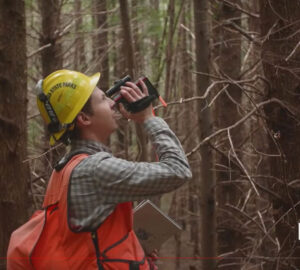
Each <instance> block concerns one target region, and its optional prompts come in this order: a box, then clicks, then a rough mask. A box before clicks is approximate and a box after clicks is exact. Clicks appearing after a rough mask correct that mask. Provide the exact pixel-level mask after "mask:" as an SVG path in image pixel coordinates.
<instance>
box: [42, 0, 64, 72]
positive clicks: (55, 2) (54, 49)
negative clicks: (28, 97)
mask: <svg viewBox="0 0 300 270" xmlns="http://www.w3.org/2000/svg"><path fill="white" fill-rule="evenodd" d="M60 5H61V1H60V0H51V1H39V7H40V12H41V16H42V34H41V37H40V45H41V46H45V45H47V44H50V45H51V46H50V47H48V48H46V49H44V50H43V51H42V53H41V55H42V73H43V74H42V75H43V77H44V78H45V77H46V76H47V75H49V74H50V73H51V72H53V71H55V70H57V69H60V68H62V65H63V57H62V49H61V44H60V43H59V40H58V38H59V32H60V31H59V29H60V10H61V6H60Z"/></svg>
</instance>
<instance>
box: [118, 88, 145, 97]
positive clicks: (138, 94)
mask: <svg viewBox="0 0 300 270" xmlns="http://www.w3.org/2000/svg"><path fill="white" fill-rule="evenodd" d="M121 89H123V90H125V91H127V92H128V93H129V94H130V95H131V96H132V97H133V98H134V99H135V101H136V100H139V99H141V98H142V96H141V93H137V92H136V91H135V90H134V89H132V88H131V87H127V86H122V87H121Z"/></svg>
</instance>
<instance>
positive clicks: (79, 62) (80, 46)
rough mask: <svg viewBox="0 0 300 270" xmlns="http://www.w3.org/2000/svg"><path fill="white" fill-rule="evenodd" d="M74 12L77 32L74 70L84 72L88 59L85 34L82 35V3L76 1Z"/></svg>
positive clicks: (78, 0)
mask: <svg viewBox="0 0 300 270" xmlns="http://www.w3.org/2000/svg"><path fill="white" fill-rule="evenodd" d="M74 10H75V14H76V15H75V18H74V19H75V20H76V22H75V32H76V35H77V37H76V39H75V48H74V49H75V53H74V69H75V70H80V71H82V72H84V70H85V69H86V57H85V49H84V36H83V35H84V34H83V33H82V26H83V25H82V23H83V21H82V15H81V1H80V0H75V3H74Z"/></svg>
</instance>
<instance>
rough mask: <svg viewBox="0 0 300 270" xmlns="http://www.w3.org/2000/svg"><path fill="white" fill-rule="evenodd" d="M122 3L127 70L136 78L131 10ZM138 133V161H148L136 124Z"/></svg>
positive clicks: (144, 137)
mask: <svg viewBox="0 0 300 270" xmlns="http://www.w3.org/2000/svg"><path fill="white" fill-rule="evenodd" d="M119 3H120V12H121V21H122V28H123V36H124V44H125V45H126V46H125V51H126V55H127V57H126V61H127V70H128V73H129V74H130V76H132V77H133V78H135V76H136V62H135V57H134V47H133V45H134V43H133V40H132V30H131V24H130V16H129V8H128V2H127V0H119ZM135 128H136V133H137V139H138V141H139V144H138V146H139V149H140V153H139V157H138V159H139V160H141V161H146V160H147V159H148V158H149V157H148V151H147V140H146V136H145V134H144V132H143V130H142V128H141V126H140V125H138V124H136V125H135Z"/></svg>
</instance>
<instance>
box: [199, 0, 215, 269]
mask: <svg viewBox="0 0 300 270" xmlns="http://www.w3.org/2000/svg"><path fill="white" fill-rule="evenodd" d="M208 9H209V2H208V1H207V0H203V1H198V0H194V21H195V41H196V72H201V73H204V74H208V73H209V19H208V18H209V17H208ZM196 86H197V94H198V95H199V96H201V95H203V94H204V92H205V90H206V89H207V88H208V86H209V77H208V76H207V75H200V74H198V75H197V78H196ZM203 108H204V104H201V107H200V108H199V109H198V123H199V128H200V132H199V139H200V140H202V139H204V138H205V137H206V136H207V135H209V134H211V132H212V124H211V112H210V110H209V108H206V109H204V110H203V111H202V109H203ZM200 154H201V161H200V164H199V167H200V179H198V189H197V190H198V192H199V196H200V221H201V232H200V236H201V237H200V241H201V256H202V257H206V258H207V259H205V260H202V265H203V269H205V270H212V269H215V267H216V260H215V259H214V257H215V256H216V214H215V175H214V173H213V155H212V151H211V149H210V147H209V145H208V144H205V145H203V146H202V147H201V149H200Z"/></svg>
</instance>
